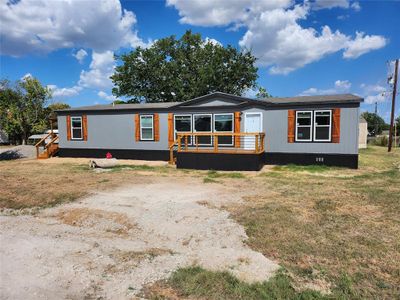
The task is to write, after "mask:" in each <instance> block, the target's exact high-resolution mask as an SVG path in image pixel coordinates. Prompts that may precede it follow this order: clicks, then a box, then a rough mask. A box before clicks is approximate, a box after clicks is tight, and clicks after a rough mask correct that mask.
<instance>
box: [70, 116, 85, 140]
mask: <svg viewBox="0 0 400 300" xmlns="http://www.w3.org/2000/svg"><path fill="white" fill-rule="evenodd" d="M71 138H72V139H73V140H81V139H82V117H71Z"/></svg>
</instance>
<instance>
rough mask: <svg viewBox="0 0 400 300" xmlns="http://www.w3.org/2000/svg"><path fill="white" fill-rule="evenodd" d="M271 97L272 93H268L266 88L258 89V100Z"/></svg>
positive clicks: (260, 87)
mask: <svg viewBox="0 0 400 300" xmlns="http://www.w3.org/2000/svg"><path fill="white" fill-rule="evenodd" d="M271 97H272V95H271V94H270V93H268V91H267V90H266V89H265V88H264V87H262V86H259V87H258V92H257V94H256V98H257V99H264V98H271Z"/></svg>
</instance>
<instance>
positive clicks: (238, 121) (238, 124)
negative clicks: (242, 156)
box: [234, 111, 240, 148]
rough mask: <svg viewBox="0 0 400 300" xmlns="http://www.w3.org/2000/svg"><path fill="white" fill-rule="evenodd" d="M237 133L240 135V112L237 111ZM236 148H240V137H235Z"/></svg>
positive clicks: (235, 129)
mask: <svg viewBox="0 0 400 300" xmlns="http://www.w3.org/2000/svg"><path fill="white" fill-rule="evenodd" d="M234 115H235V125H234V126H235V128H234V132H235V133H240V111H235V114H234ZM235 148H240V136H236V137H235Z"/></svg>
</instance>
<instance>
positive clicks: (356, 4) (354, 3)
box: [350, 2, 361, 11]
mask: <svg viewBox="0 0 400 300" xmlns="http://www.w3.org/2000/svg"><path fill="white" fill-rule="evenodd" d="M350 7H351V8H352V9H354V10H355V11H360V10H361V6H360V3H359V2H353V3H352V4H351V5H350Z"/></svg>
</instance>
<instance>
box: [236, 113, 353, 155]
mask: <svg viewBox="0 0 400 300" xmlns="http://www.w3.org/2000/svg"><path fill="white" fill-rule="evenodd" d="M318 109H320V108H318V107H307V108H304V109H302V110H318ZM324 109H326V108H324ZM257 111H262V112H263V131H264V132H265V152H267V153H268V152H278V153H332V154H357V153H358V144H357V143H358V118H359V108H358V107H354V108H341V113H340V143H330V142H295V143H288V141H287V132H288V110H287V109H285V110H268V111H263V110H260V109H254V108H253V109H249V110H246V111H245V112H257ZM243 119H244V118H242V126H244V124H243V123H244V120H243ZM242 128H244V127H242Z"/></svg>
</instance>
